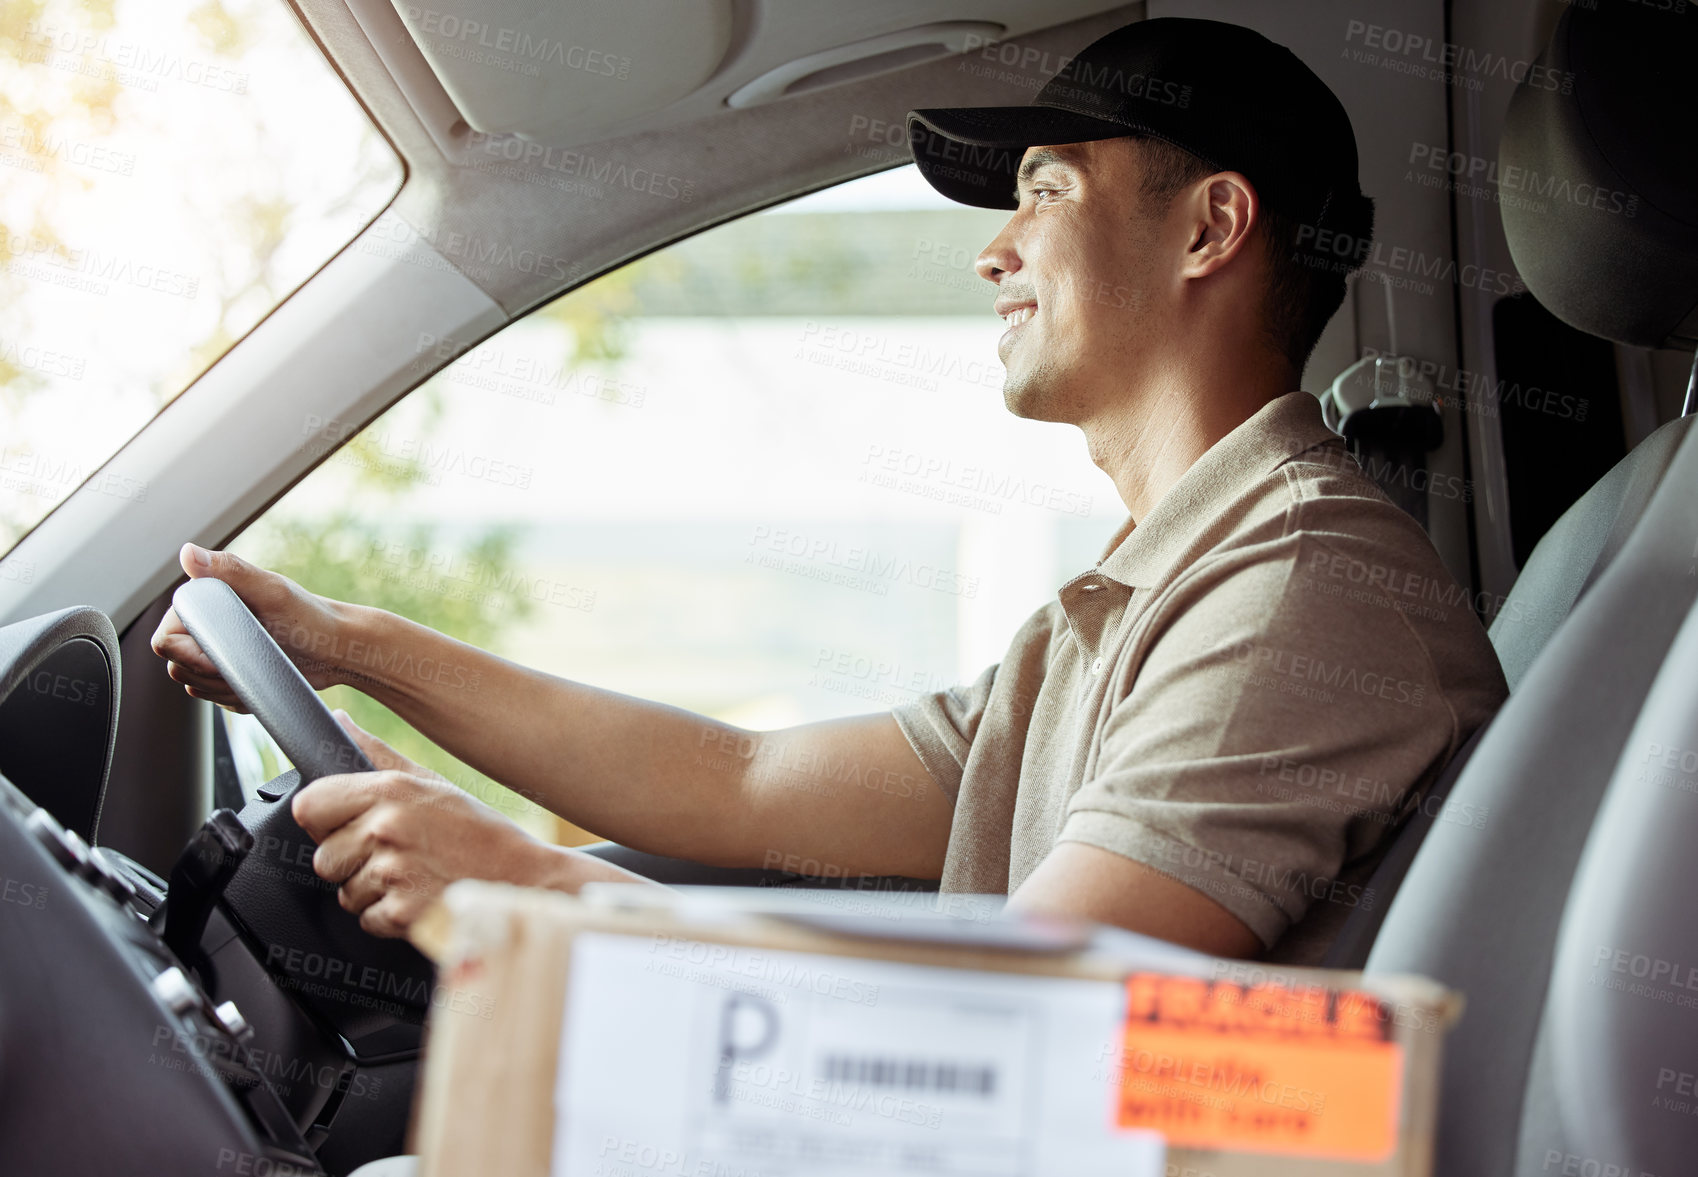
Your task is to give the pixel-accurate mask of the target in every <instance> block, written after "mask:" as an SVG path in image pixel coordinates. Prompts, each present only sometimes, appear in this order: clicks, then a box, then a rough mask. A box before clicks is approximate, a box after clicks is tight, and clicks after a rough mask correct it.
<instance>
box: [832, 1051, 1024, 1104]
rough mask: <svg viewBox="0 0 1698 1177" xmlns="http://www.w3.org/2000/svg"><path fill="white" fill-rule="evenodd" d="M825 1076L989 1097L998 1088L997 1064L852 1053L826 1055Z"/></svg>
mask: <svg viewBox="0 0 1698 1177" xmlns="http://www.w3.org/2000/svg"><path fill="white" fill-rule="evenodd" d="M825 1077H826V1078H827V1079H830V1080H836V1081H837V1082H841V1083H864V1084H866V1085H868V1086H871V1087H901V1088H905V1089H907V1090H909V1091H939V1092H960V1093H962V1094H966V1095H985V1096H988V1095H991V1094H992V1093H993V1092H995V1090H996V1068H995V1067H981V1066H973V1065H962V1064H958V1063H938V1062H927V1061H925V1060H923V1059H900V1058H850V1057H849V1056H848V1055H842V1054H828V1055H826V1057H825Z"/></svg>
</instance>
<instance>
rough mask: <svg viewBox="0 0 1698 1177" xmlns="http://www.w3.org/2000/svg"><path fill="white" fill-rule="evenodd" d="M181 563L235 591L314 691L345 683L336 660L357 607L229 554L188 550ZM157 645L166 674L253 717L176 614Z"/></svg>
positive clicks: (163, 625) (164, 624) (156, 636)
mask: <svg viewBox="0 0 1698 1177" xmlns="http://www.w3.org/2000/svg"><path fill="white" fill-rule="evenodd" d="M177 559H178V561H179V562H180V563H181V564H182V566H183V571H184V572H186V573H188V574H189V577H190V578H191V579H199V578H201V577H203V576H211V577H216V578H217V579H219V580H222V581H223V582H224V583H225V584H227V585H229V586H230V587H231V588H233V589H235V590H236V595H237V596H238V597H240V598H241V599H242V603H243V604H244V605H246V606H247V607H248V611H249V612H251V613H252V614H253V615H254V618H255V619H256V620H258V622H259V623H260V625H261V626H263V627H264V628H265V631H266V632H267V633H269V634H270V635H271V636H272V638H274V639H275V640H276V642H277V644H278V645H279V646H281V647H282V648H283V652H284V653H285V654H287V655H288V656H289V660H290V661H291V662H293V663H294V664H295V665H296V666H297V667H299V668H300V671H301V674H302V675H304V676H305V678H306V680H307V682H308V683H309V684H311V686H312V688H313V689H314V690H317V691H322V690H324V689H325V688H326V687H331V686H335V685H336V684H337V683H339V682H341V681H342V677H341V674H340V669H341V668H340V667H339V666H338V665H337V664H336V662H335V659H336V658H337V657H338V656H339V655H340V653H341V652H342V648H343V641H342V639H341V635H342V632H343V630H344V628H345V626H346V623H347V620H348V616H349V613H350V611H351V610H352V609H353V608H355V607H354V606H350V605H346V604H343V603H342V602H340V601H333V600H331V599H329V598H328V597H321V596H319V595H318V594H316V593H310V592H308V591H307V590H306V589H304V588H302V587H301V586H300V585H298V584H296V583H295V582H294V581H292V580H290V579H289V578H288V577H287V576H284V575H282V574H281V573H277V572H271V571H268V570H267V569H264V568H258V567H255V566H254V565H252V564H249V563H248V562H247V561H246V560H244V559H242V558H241V557H240V556H235V555H232V554H231V553H229V552H209V551H207V550H206V549H204V548H199V547H196V546H195V545H194V544H184V545H183V547H182V550H181V551H180V552H179V553H178V554H177ZM152 644H153V652H154V653H155V654H158V655H159V656H160V657H161V658H164V659H165V660H166V662H167V663H168V665H167V666H166V672H167V673H168V674H170V676H171V678H172V679H173V680H175V681H176V682H180V683H182V684H183V689H184V690H186V691H187V692H188V693H189V694H190V695H192V696H194V697H195V698H197V699H207V700H210V701H211V702H214V703H217V704H219V705H220V706H222V707H228V708H229V709H230V710H232V711H239V712H242V713H244V714H245V713H246V712H247V710H248V709H247V706H246V705H245V704H243V703H242V701H241V700H240V699H238V698H237V697H236V693H235V692H234V691H232V690H231V689H230V684H229V683H227V682H225V681H224V676H223V675H222V674H220V673H219V672H218V668H217V667H216V666H214V665H213V664H212V660H211V659H210V658H208V657H207V656H206V653H205V651H203V650H202V649H201V648H200V644H199V643H198V642H196V641H195V639H194V638H193V637H191V636H190V635H189V631H188V630H187V629H186V628H185V627H184V625H183V623H182V621H181V620H180V619H179V618H178V617H177V610H176V609H175V608H172V609H170V610H167V611H166V614H165V616H164V618H163V619H161V621H160V622H159V628H157V629H156V630H154V633H153V643H152Z"/></svg>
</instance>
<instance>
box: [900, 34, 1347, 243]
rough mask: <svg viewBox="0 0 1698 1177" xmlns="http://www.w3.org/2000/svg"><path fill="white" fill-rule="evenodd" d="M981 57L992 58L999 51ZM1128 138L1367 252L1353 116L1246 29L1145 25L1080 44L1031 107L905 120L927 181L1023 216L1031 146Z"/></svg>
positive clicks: (929, 113) (1286, 53)
mask: <svg viewBox="0 0 1698 1177" xmlns="http://www.w3.org/2000/svg"><path fill="white" fill-rule="evenodd" d="M985 52H987V53H990V54H992V56H993V59H994V55H995V52H996V50H995V49H994V48H992V47H990V46H987V47H986V49H985ZM1126 135H1136V136H1147V137H1150V138H1155V139H1163V140H1166V141H1167V142H1169V143H1172V144H1173V145H1174V146H1176V147H1182V148H1184V149H1185V150H1186V151H1189V152H1191V153H1192V154H1193V155H1196V156H1198V157H1200V158H1201V159H1203V160H1204V161H1205V162H1207V163H1208V164H1209V165H1211V166H1212V167H1216V168H1219V169H1221V170H1222V171H1235V172H1241V173H1243V174H1244V176H1246V177H1247V178H1248V179H1249V180H1250V182H1251V183H1252V184H1253V185H1255V187H1256V192H1257V194H1258V195H1259V196H1260V197H1261V199H1262V201H1263V202H1264V203H1265V204H1266V205H1267V206H1268V207H1270V208H1273V209H1277V210H1278V211H1280V212H1281V213H1283V214H1285V215H1286V216H1287V217H1290V218H1292V219H1293V220H1295V221H1297V222H1298V224H1300V225H1307V226H1312V227H1313V228H1314V229H1315V230H1317V231H1318V230H1321V229H1326V230H1330V231H1331V232H1332V233H1333V234H1347V235H1348V236H1349V237H1351V238H1353V239H1354V240H1355V241H1357V242H1360V243H1361V248H1359V249H1358V250H1357V251H1356V252H1357V254H1358V256H1361V255H1362V253H1364V252H1365V247H1366V243H1367V239H1368V238H1369V237H1371V236H1372V233H1373V225H1374V202H1373V201H1372V200H1370V199H1369V198H1368V197H1366V196H1364V195H1362V189H1361V186H1360V185H1359V184H1358V182H1357V178H1356V168H1357V160H1356V134H1355V131H1354V130H1353V129H1352V127H1351V125H1350V116H1349V115H1348V114H1346V113H1345V110H1344V106H1343V104H1342V103H1340V102H1339V100H1338V97H1337V95H1335V94H1334V93H1333V92H1332V91H1331V90H1330V89H1328V88H1327V84H1326V83H1325V82H1323V81H1321V79H1320V78H1318V77H1316V76H1315V73H1314V71H1313V70H1311V69H1310V68H1309V67H1308V66H1306V65H1304V64H1303V63H1302V62H1301V61H1300V60H1298V58H1297V55H1296V54H1294V53H1292V52H1291V50H1289V49H1287V48H1285V47H1284V46H1283V45H1276V44H1275V43H1274V42H1272V41H1270V40H1268V39H1267V38H1266V37H1264V36H1262V35H1261V34H1260V33H1258V32H1255V31H1254V30H1251V29H1247V28H1244V27H1242V26H1240V25H1234V24H1226V23H1223V22H1221V21H1213V20H1194V19H1190V18H1187V17H1160V18H1157V19H1155V20H1142V21H1138V22H1137V23H1135V24H1130V25H1127V26H1125V27H1124V28H1120V29H1116V30H1115V31H1114V32H1112V33H1109V34H1108V35H1107V36H1105V37H1101V38H1099V39H1097V40H1096V41H1093V42H1092V43H1091V44H1090V45H1088V46H1086V47H1085V48H1084V49H1083V50H1081V51H1080V52H1079V54H1078V56H1076V57H1074V58H1073V59H1072V60H1070V61H1069V62H1068V63H1067V64H1066V65H1065V66H1064V67H1063V68H1062V70H1061V72H1059V73H1058V74H1056V75H1055V77H1053V78H1051V79H1050V81H1049V83H1048V84H1047V85H1045V86H1044V88H1043V89H1042V90H1040V91H1038V94H1037V97H1036V98H1034V99H1033V100H1032V105H1030V106H969V107H957V108H953V109H940V110H916V111H911V112H909V115H908V141H909V143H910V145H911V146H912V148H913V151H914V162H915V163H916V164H917V165H918V166H919V169H920V174H921V175H923V176H924V177H925V178H926V180H927V181H928V182H929V183H930V184H931V186H932V187H933V188H936V189H937V190H938V191H939V192H941V193H942V194H943V195H945V196H947V197H949V198H950V199H951V200H956V201H959V202H961V203H962V204H970V205H975V206H977V207H979V208H1005V209H1014V208H1017V207H1018V202H1017V201H1016V199H1015V196H1014V178H1015V173H1016V172H1017V171H1018V170H1019V167H1020V158H1021V156H1022V154H1023V153H1024V152H1025V150H1026V148H1028V147H1031V146H1033V145H1035V144H1064V143H1089V142H1092V141H1095V140H1098V139H1117V138H1120V137H1122V136H1126ZM1303 236H1306V237H1308V238H1309V239H1313V238H1314V237H1315V236H1316V234H1314V233H1311V234H1307V235H1303Z"/></svg>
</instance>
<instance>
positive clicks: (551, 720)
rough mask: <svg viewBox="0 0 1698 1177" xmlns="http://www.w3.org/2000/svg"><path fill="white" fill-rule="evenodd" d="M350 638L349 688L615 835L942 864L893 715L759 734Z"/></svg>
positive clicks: (460, 651) (707, 848) (902, 866)
mask: <svg viewBox="0 0 1698 1177" xmlns="http://www.w3.org/2000/svg"><path fill="white" fill-rule="evenodd" d="M347 626H348V628H347V630H346V632H345V633H344V634H342V635H340V640H339V641H338V642H337V643H336V646H337V650H338V652H339V653H338V658H337V662H338V675H337V677H338V678H339V679H340V680H341V681H344V682H347V683H348V684H349V685H352V686H354V687H357V688H358V689H360V690H362V691H364V692H365V693H367V694H369V695H370V696H372V697H373V698H374V699H376V700H377V701H378V702H380V703H382V704H384V705H385V706H387V707H388V708H389V709H390V710H392V711H394V712H395V713H396V714H397V715H399V716H401V718H402V719H404V720H406V721H407V722H408V723H409V724H411V725H412V726H414V727H415V728H417V729H419V730H420V731H422V732H424V733H425V734H427V735H428V736H430V738H431V739H432V740H434V741H435V742H436V743H437V744H439V745H440V746H441V747H443V748H444V749H446V750H447V751H449V752H451V753H453V754H454V755H455V756H457V757H459V758H460V759H461V760H463V761H465V762H466V763H467V764H470V765H471V766H473V767H474V768H476V769H478V770H479V771H481V772H484V773H486V774H488V775H489V776H490V777H491V778H493V779H495V780H498V781H500V782H502V783H503V784H504V785H506V786H507V787H509V788H511V789H514V790H515V791H517V792H519V793H521V794H522V795H524V796H526V797H528V798H530V799H532V800H534V801H535V802H537V803H538V804H540V805H542V806H544V807H545V808H547V809H549V810H551V811H553V812H555V813H558V814H560V815H561V816H562V817H564V818H566V819H567V820H569V821H572V822H574V823H576V824H578V825H580V826H583V827H584V828H586V829H590V830H594V831H595V832H596V833H598V834H600V835H602V836H604V837H607V838H611V839H613V840H615V841H618V842H620V843H623V844H625V845H628V846H631V847H633V848H634V849H638V850H643V851H646V852H648V853H653V854H664V855H670V856H674V857H680V858H690V859H694V860H696V861H700V862H706V863H710V864H714V865H722V866H763V865H772V864H774V863H775V862H785V861H794V860H795V859H797V858H798V857H801V858H810V859H813V860H816V861H817V862H818V863H819V867H818V868H817V869H822V870H824V871H826V872H829V873H856V872H861V871H865V872H867V873H909V874H930V873H931V868H932V867H934V866H936V867H938V868H941V861H942V854H943V849H944V846H945V844H946V842H947V838H948V817H949V812H950V810H949V806H948V804H947V801H945V800H944V799H943V798H941V797H939V796H938V795H937V790H936V786H935V785H934V784H932V782H931V780H930V777H929V776H928V775H927V774H926V772H925V769H924V768H923V767H922V766H921V765H920V764H919V762H918V760H917V759H916V758H915V757H914V755H913V752H912V751H911V750H910V749H909V748H908V747H907V746H906V743H905V742H904V741H903V739H902V738H901V736H900V734H899V733H896V730H895V724H894V723H893V722H892V721H891V720H890V719H889V718H888V717H887V716H883V717H881V716H870V717H862V718H860V719H857V720H843V721H836V722H834V723H831V724H814V725H808V726H806V727H802V728H795V729H790V730H788V731H784V732H773V733H761V734H756V733H751V732H747V731H744V730H743V729H740V728H735V727H731V726H729V725H726V724H722V723H718V722H716V721H713V720H710V719H707V718H705V717H703V716H700V715H696V714H694V713H692V712H688V711H684V710H682V709H680V708H676V707H670V706H667V705H665V704H660V703H653V702H649V701H647V700H643V699H637V698H633V697H631V696H628V695H622V694H619V693H617V692H614V691H607V690H602V689H599V688H597V687H592V686H587V685H585V684H582V683H576V682H572V681H569V680H567V679H562V678H557V677H555V676H553V675H549V674H544V673H542V672H540V671H536V670H531V669H529V668H526V667H523V666H520V665H518V664H516V663H513V662H509V661H508V660H506V659H504V658H499V657H497V656H495V655H493V654H490V653H488V652H487V651H483V650H479V649H477V648H476V647H474V646H470V645H467V644H466V643H464V642H460V641H456V640H455V639H453V638H450V637H447V636H446V635H444V634H441V633H438V632H436V631H435V630H432V629H429V628H427V627H425V626H422V625H418V624H416V623H414V622H411V621H408V620H406V619H404V618H401V617H397V616H395V615H394V614H392V613H387V612H384V611H382V610H376V609H365V608H358V607H354V608H350V609H349V611H348V613H347ZM869 781H870V782H872V784H871V785H870V786H869V785H868V784H867V782H869ZM851 782H852V783H851Z"/></svg>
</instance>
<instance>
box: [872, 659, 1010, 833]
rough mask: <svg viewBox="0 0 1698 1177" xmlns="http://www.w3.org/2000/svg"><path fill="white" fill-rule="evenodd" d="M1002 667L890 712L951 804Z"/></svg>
mask: <svg viewBox="0 0 1698 1177" xmlns="http://www.w3.org/2000/svg"><path fill="white" fill-rule="evenodd" d="M1000 665H1001V663H995V664H993V665H991V666H987V667H986V668H985V669H984V671H983V673H981V674H980V675H979V677H978V678H976V679H974V680H973V681H972V682H971V683H970V684H966V685H956V686H952V687H949V688H948V689H946V690H942V691H933V692H932V693H931V694H928V695H921V696H920V697H919V698H917V699H915V700H914V701H913V702H911V703H903V704H900V705H899V706H897V707H894V708H892V709H891V715H893V716H894V717H895V719H896V726H898V727H900V728H901V729H902V734H903V735H904V736H906V737H907V738H908V743H909V745H910V746H912V747H913V749H914V754H915V755H916V756H918V757H919V758H920V763H921V764H923V765H925V766H926V771H927V772H928V773H930V774H931V778H932V780H934V781H936V782H937V787H938V788H940V789H942V790H943V792H944V795H945V796H947V797H948V798H949V800H950V803H951V804H953V803H954V801H955V798H956V797H957V796H959V795H960V792H961V776H962V773H963V772H964V771H965V769H966V766H967V753H968V752H969V751H971V749H972V747H973V737H974V736H975V735H976V734H977V733H978V730H979V722H980V720H982V719H983V718H984V715H985V708H986V707H987V706H988V705H989V703H990V698H991V690H992V687H993V685H994V684H995V682H996V672H997V667H998V666H1000Z"/></svg>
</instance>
